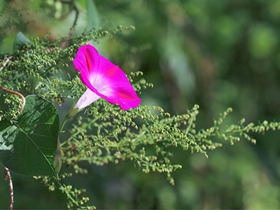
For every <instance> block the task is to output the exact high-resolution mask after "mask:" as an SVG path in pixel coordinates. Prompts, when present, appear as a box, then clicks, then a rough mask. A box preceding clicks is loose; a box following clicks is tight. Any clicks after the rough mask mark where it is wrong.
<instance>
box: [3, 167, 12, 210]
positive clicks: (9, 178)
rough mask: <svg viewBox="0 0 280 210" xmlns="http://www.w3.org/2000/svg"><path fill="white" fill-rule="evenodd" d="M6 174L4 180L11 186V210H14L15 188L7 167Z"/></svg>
mask: <svg viewBox="0 0 280 210" xmlns="http://www.w3.org/2000/svg"><path fill="white" fill-rule="evenodd" d="M4 168H5V171H6V174H5V177H4V180H9V185H10V210H12V209H13V205H14V187H13V180H12V176H11V173H10V170H9V169H8V168H7V167H4Z"/></svg>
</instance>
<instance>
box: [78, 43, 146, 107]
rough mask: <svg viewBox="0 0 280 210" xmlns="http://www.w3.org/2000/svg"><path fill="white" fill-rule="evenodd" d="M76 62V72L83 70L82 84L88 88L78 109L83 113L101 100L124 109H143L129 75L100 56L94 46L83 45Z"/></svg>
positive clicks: (80, 100) (79, 101)
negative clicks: (139, 107) (140, 107)
mask: <svg viewBox="0 0 280 210" xmlns="http://www.w3.org/2000/svg"><path fill="white" fill-rule="evenodd" d="M73 63H74V66H75V69H76V70H78V71H80V77H81V80H82V82H83V83H84V84H85V85H86V86H87V90H86V91H85V93H84V94H83V95H82V96H81V98H80V99H79V100H78V101H77V103H76V105H75V106H74V109H75V108H78V110H81V109H83V108H85V107H86V106H88V105H90V104H91V103H93V102H94V101H96V100H97V99H99V98H104V99H105V100H107V101H108V102H110V103H111V104H118V105H119V106H120V108H121V109H123V110H128V109H131V108H135V107H137V106H139V104H140V102H141V99H140V98H139V97H138V96H137V94H136V92H135V90H134V89H133V87H132V85H131V83H130V81H129V80H128V78H127V77H126V75H125V73H124V72H123V71H122V70H121V69H120V67H118V66H117V65H115V64H113V63H111V62H110V61H109V60H107V59H106V58H104V57H103V56H101V55H99V53H98V51H97V50H96V49H95V48H94V47H93V46H91V45H89V44H86V45H83V46H81V47H80V48H79V50H78V52H77V54H76V57H75V59H74V61H73Z"/></svg>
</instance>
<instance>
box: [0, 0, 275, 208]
mask: <svg viewBox="0 0 280 210" xmlns="http://www.w3.org/2000/svg"><path fill="white" fill-rule="evenodd" d="M69 2H71V1H69ZM78 2H79V7H78V10H79V11H80V13H79V17H78V21H77V27H76V31H75V33H74V35H78V34H81V33H82V32H83V30H84V28H86V27H87V23H88V21H87V20H88V19H87V17H88V16H87V6H88V5H87V1H77V2H76V3H78ZM95 4H96V8H97V11H98V14H99V15H98V16H95V18H97V17H98V19H99V20H98V21H96V22H94V21H93V22H91V24H93V25H95V26H102V27H104V28H115V27H116V26H118V25H124V26H129V25H133V26H135V27H136V30H127V31H126V30H125V31H123V32H122V33H116V34H115V35H114V36H112V37H111V36H107V37H105V38H102V39H98V42H99V44H97V43H94V44H95V46H97V47H98V49H99V51H100V53H101V54H104V55H106V56H107V57H108V58H110V60H112V61H113V62H114V63H117V64H118V65H119V66H120V67H121V68H122V69H124V70H125V71H126V73H129V72H135V71H138V70H140V71H142V72H144V76H143V77H144V78H145V79H146V80H147V81H149V82H152V83H153V84H154V88H149V89H147V90H142V94H141V98H142V104H143V105H158V106H161V107H163V108H164V109H165V110H166V111H168V112H169V113H171V114H178V113H179V114H182V113H186V110H187V109H191V108H192V107H193V105H194V104H199V106H200V109H199V111H200V114H199V115H198V116H197V121H196V126H197V127H198V128H207V127H209V126H212V124H213V118H217V117H218V116H219V114H220V113H222V112H224V111H225V110H226V109H227V108H228V107H232V108H233V110H234V112H233V113H231V114H229V115H228V117H227V121H226V123H227V124H228V125H230V124H233V123H236V122H237V121H239V120H240V119H242V118H245V119H246V121H249V122H250V121H253V122H256V124H257V123H258V121H259V122H262V121H263V120H268V121H279V118H280V116H279V113H280V97H279V93H280V82H279V81H278V80H279V79H280V75H279V74H280V73H279V72H280V42H279V38H278V37H279V35H280V34H279V33H280V25H279V18H280V3H279V1H277V0H266V1H262V0H250V1H249V0H245V1H231V0H224V1H220V0H210V1H207V0H202V1H197V0H185V1H184V0H181V1H179V0H173V1H169V0H153V1H150V0H137V1H128V0H116V1H110V0H103V1H95ZM70 5H71V4H70ZM27 8H29V9H28V10H26V9H27ZM0 9H1V11H0V12H1V16H0V29H1V30H0V41H1V43H0V44H1V46H0V47H1V53H8V52H12V43H13V40H14V37H15V35H16V33H17V32H18V31H22V32H23V33H25V35H27V36H28V37H29V38H31V37H34V36H39V37H43V36H45V34H46V33H47V31H51V34H50V35H49V37H48V39H49V40H52V41H53V40H55V39H58V38H60V37H61V36H67V34H68V33H69V29H70V27H72V24H73V21H74V18H75V13H74V12H73V11H72V10H71V7H70V6H69V5H68V4H62V3H61V2H60V1H57V2H56V3H55V2H54V1H37V0H33V1H32V0H29V1H28V0H25V1H19V0H16V1H0ZM15 9H16V10H19V11H21V12H20V13H17V12H15ZM35 11H36V12H35ZM67 11H72V12H71V13H69V14H67ZM21 15H22V16H21ZM68 65H69V68H68V70H69V69H70V70H69V74H70V75H75V74H77V72H76V71H74V70H73V67H72V64H71V63H69V64H68ZM74 81H75V80H74ZM65 85H67V84H65ZM42 87H43V86H42ZM52 88H53V89H55V88H56V87H51V88H50V89H52ZM46 97H47V96H46ZM49 97H50V99H53V100H54V101H59V99H60V98H61V97H60V96H57V95H51V94H50V95H49ZM1 100H2V98H1ZM0 103H1V102H0ZM58 108H59V109H60V111H61V112H62V113H63V112H64V113H66V112H67V110H68V108H69V107H67V105H65V106H62V107H58ZM92 111H93V112H94V110H92ZM70 124H71V123H70ZM65 129H69V130H70V129H71V125H69V128H65ZM252 135H253V137H254V138H256V140H257V143H256V145H253V144H251V143H249V142H247V141H243V140H242V141H240V142H238V143H236V144H234V146H231V145H230V144H227V143H225V144H223V147H222V148H219V149H216V150H214V151H210V152H208V158H205V156H203V155H202V154H199V153H194V154H191V153H190V151H182V150H181V149H179V148H172V149H171V152H173V153H174V154H175V155H174V158H173V161H174V162H175V163H179V164H181V165H182V166H183V168H182V169H181V170H177V171H175V172H174V173H173V178H174V180H175V186H172V185H170V184H169V182H168V181H167V180H166V175H165V174H161V173H153V172H151V173H149V174H145V173H142V172H140V171H139V170H138V169H137V166H135V164H134V163H132V162H129V161H125V162H122V161H120V162H119V163H118V164H112V163H109V164H106V165H105V166H97V165H95V164H93V165H87V164H86V163H84V167H85V168H86V169H87V170H88V173H87V174H78V175H75V176H73V177H69V178H68V179H66V182H71V183H74V184H73V185H75V187H77V188H86V189H87V196H88V197H90V204H92V205H95V206H97V208H110V209H112V208H114V209H119V208H125V209H132V208H135V209H151V208H154V209H175V208H178V209H233V208H235V209H279V208H280V203H279V200H280V189H279V181H278V180H279V175H280V174H279V173H280V166H279V161H278V160H279V151H280V148H279V147H280V146H279V144H278V140H279V131H273V132H270V131H269V132H267V133H266V134H265V135H259V134H252ZM64 167H65V168H63V169H62V170H65V171H67V170H68V168H67V166H64ZM1 173H3V174H2V175H3V176H4V172H1ZM3 176H2V177H3ZM12 176H13V180H14V188H15V200H16V203H15V208H42V207H44V208H48V209H50V208H56V209H57V208H65V202H66V201H65V197H64V196H63V195H62V194H61V193H60V192H59V191H56V192H55V193H52V192H49V189H48V188H46V187H45V186H44V185H41V184H40V183H39V182H38V181H37V180H34V179H33V178H31V177H23V176H19V175H17V174H12ZM0 177H1V174H0ZM0 182H1V183H0V197H1V202H0V208H7V206H8V205H9V193H8V192H9V188H8V184H7V182H5V181H3V180H1V179H0ZM35 201H36V202H35Z"/></svg>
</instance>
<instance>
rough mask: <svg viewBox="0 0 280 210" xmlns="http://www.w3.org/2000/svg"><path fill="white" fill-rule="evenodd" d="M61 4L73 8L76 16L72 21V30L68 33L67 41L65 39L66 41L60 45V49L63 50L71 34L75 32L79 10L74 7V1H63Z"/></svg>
mask: <svg viewBox="0 0 280 210" xmlns="http://www.w3.org/2000/svg"><path fill="white" fill-rule="evenodd" d="M61 2H62V3H65V4H71V6H72V7H73V9H74V10H75V12H76V14H75V19H74V22H73V25H72V28H71V30H70V31H69V33H68V36H67V39H66V41H64V42H63V43H62V44H61V47H63V48H64V47H66V45H67V43H68V41H69V40H70V38H71V36H72V34H73V33H74V31H75V26H76V24H77V21H78V17H79V10H78V8H77V6H76V4H75V2H74V1H71V2H64V1H61Z"/></svg>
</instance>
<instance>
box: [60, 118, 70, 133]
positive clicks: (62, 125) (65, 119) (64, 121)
mask: <svg viewBox="0 0 280 210" xmlns="http://www.w3.org/2000/svg"><path fill="white" fill-rule="evenodd" d="M67 121H68V119H67V118H66V117H64V120H63V122H62V123H61V125H60V128H59V133H61V132H62V129H63V128H64V126H65V124H66V123H67Z"/></svg>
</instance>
